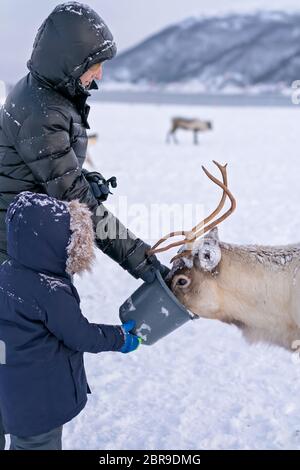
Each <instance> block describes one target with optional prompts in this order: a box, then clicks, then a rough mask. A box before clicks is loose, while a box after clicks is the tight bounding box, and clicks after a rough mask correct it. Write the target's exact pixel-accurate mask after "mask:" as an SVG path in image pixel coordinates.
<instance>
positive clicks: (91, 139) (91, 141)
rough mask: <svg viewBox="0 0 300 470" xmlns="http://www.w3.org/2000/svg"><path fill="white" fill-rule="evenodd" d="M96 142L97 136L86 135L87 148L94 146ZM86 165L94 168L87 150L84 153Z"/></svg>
mask: <svg viewBox="0 0 300 470" xmlns="http://www.w3.org/2000/svg"><path fill="white" fill-rule="evenodd" d="M97 140H98V134H96V133H94V134H89V135H88V147H90V146H91V145H95V144H96V143H97ZM86 163H88V164H89V165H90V166H91V167H92V168H95V165H94V163H93V160H92V157H91V154H90V153H89V151H88V150H87V153H86Z"/></svg>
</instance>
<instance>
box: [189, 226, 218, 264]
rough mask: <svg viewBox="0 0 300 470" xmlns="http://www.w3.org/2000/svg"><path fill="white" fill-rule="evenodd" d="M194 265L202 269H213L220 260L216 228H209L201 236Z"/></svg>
mask: <svg viewBox="0 0 300 470" xmlns="http://www.w3.org/2000/svg"><path fill="white" fill-rule="evenodd" d="M197 255H198V256H197V257H196V258H195V264H196V267H198V268H200V269H201V270H203V271H207V272H211V271H213V270H214V269H215V268H216V267H217V266H218V264H219V263H220V261H221V256H222V254H221V248H220V245H219V237H218V229H213V230H211V231H210V232H209V233H208V235H206V236H205V237H204V238H202V240H201V243H200V244H199V245H198V247H197Z"/></svg>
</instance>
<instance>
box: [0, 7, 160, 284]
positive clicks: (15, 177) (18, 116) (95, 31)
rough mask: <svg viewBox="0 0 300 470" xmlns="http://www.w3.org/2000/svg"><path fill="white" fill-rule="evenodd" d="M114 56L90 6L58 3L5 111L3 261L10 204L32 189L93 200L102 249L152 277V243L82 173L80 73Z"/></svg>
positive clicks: (0, 204) (0, 212)
mask: <svg viewBox="0 0 300 470" xmlns="http://www.w3.org/2000/svg"><path fill="white" fill-rule="evenodd" d="M115 54H116V46H115V43H114V41H113V37H112V34H111V32H110V30H109V29H108V27H107V26H106V24H105V23H104V21H103V20H102V19H101V18H100V17H99V16H98V14H97V13H96V12H95V11H93V10H92V9H91V8H89V7H88V6H86V5H82V4H80V3H77V2H69V3H67V4H62V5H58V6H57V7H56V8H55V9H54V10H53V12H52V13H51V14H50V15H49V17H48V18H46V20H45V21H44V23H43V24H42V25H41V27H40V28H39V30H38V33H37V36H36V39H35V42H34V45H33V51H32V55H31V59H30V60H29V61H28V64H27V65H28V68H29V71H30V73H28V75H26V76H25V77H24V78H22V79H21V80H20V81H19V82H18V83H17V84H16V86H15V87H14V88H13V90H12V91H11V93H10V94H9V95H8V97H7V100H6V102H5V104H4V105H3V107H2V108H1V110H0V262H2V261H3V260H4V259H6V257H7V254H6V250H7V243H6V228H5V214H6V210H7V207H8V205H9V204H10V202H11V201H12V199H13V198H14V197H15V195H16V194H19V193H20V192H22V191H31V192H36V193H46V194H48V195H49V196H52V197H55V198H57V199H60V200H66V201H70V200H73V199H79V200H80V202H84V203H86V204H87V205H88V207H89V208H90V209H91V211H92V212H93V214H94V223H95V229H96V228H97V232H96V233H97V234H98V235H97V245H98V246H99V248H100V249H102V250H103V251H104V252H105V253H106V254H107V255H109V256H110V257H111V258H113V259H114V260H115V261H117V262H118V263H119V264H120V265H121V266H122V267H123V268H124V269H127V270H128V271H129V272H130V273H131V274H132V275H133V276H135V277H137V278H138V277H142V278H143V279H145V280H148V278H149V275H150V276H152V272H153V266H154V265H156V263H158V261H157V260H156V258H155V257H152V258H150V259H149V258H147V256H146V251H147V249H148V248H149V247H148V245H146V244H145V243H144V242H142V241H141V240H140V239H137V238H136V237H134V235H132V234H131V233H130V232H129V231H128V230H127V229H126V228H125V227H123V226H122V224H121V223H120V222H119V221H118V220H117V219H116V218H115V217H114V216H113V215H112V214H110V213H109V212H108V211H107V210H105V208H104V207H103V206H102V205H101V204H100V203H99V202H98V201H97V199H95V197H94V195H93V193H92V191H91V189H90V186H89V183H88V182H87V180H86V179H85V177H84V175H83V174H82V166H83V163H84V160H85V156H86V148H87V135H86V129H87V128H89V125H88V121H87V118H88V113H89V106H88V105H87V104H86V99H87V97H88V96H90V94H89V93H88V91H87V90H85V89H84V88H83V87H82V86H81V83H80V81H79V78H80V76H81V75H82V74H83V73H84V72H85V71H86V70H87V69H88V68H89V67H90V66H91V65H93V64H95V63H99V62H103V61H105V60H109V59H112V58H113V57H114V55H115ZM90 88H94V89H95V88H97V85H96V83H95V82H93V83H92V85H91V87H90ZM97 209H98V211H97ZM96 211H97V213H98V214H99V215H98V216H96ZM124 234H125V236H124ZM156 267H158V268H160V265H159V263H158V264H157V265H156Z"/></svg>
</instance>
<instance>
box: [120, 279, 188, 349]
mask: <svg viewBox="0 0 300 470" xmlns="http://www.w3.org/2000/svg"><path fill="white" fill-rule="evenodd" d="M119 315H120V319H121V321H122V323H125V322H126V321H128V320H135V321H136V327H135V329H134V330H133V333H134V334H136V335H138V336H139V337H140V338H142V340H143V344H147V345H151V344H154V343H156V341H158V340H159V339H161V338H163V337H164V336H166V335H168V334H170V333H171V332H172V331H174V330H176V329H177V328H179V327H180V326H181V325H183V324H184V323H186V322H187V321H188V320H192V319H193V315H192V314H191V313H190V312H189V311H188V310H187V309H186V308H185V307H184V306H183V305H182V304H181V303H180V302H179V300H178V299H177V298H176V297H175V295H174V294H173V293H172V291H171V290H170V289H169V288H168V286H167V285H166V283H165V282H164V280H163V278H162V277H161V275H160V273H159V271H157V272H156V279H155V280H154V281H153V282H152V283H146V282H145V283H144V284H142V285H141V286H140V287H139V288H138V289H137V290H136V291H135V292H134V293H133V294H132V295H131V297H129V298H128V299H127V300H126V301H125V302H124V303H123V305H121V307H120V311H119Z"/></svg>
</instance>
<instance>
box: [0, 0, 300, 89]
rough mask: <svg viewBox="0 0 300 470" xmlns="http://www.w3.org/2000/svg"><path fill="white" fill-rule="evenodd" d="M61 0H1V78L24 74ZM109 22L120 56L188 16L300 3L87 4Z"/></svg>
mask: <svg viewBox="0 0 300 470" xmlns="http://www.w3.org/2000/svg"><path fill="white" fill-rule="evenodd" d="M59 3H62V2H60V1H59V0H40V1H39V0H0V79H4V80H6V81H10V82H13V81H15V80H17V79H19V78H20V77H22V76H23V75H24V74H25V73H26V61H27V60H28V58H29V57H30V53H31V49H32V44H33V40H34V37H35V34H36V31H37V29H38V27H39V26H40V24H41V23H42V21H43V20H44V18H45V17H46V16H47V15H48V14H49V13H50V12H51V11H52V9H53V8H54V7H55V6H56V5H57V4H59ZM83 3H86V4H88V5H90V6H91V7H92V8H94V9H95V10H96V11H97V12H98V13H99V14H100V15H101V16H102V17H103V19H104V20H105V21H106V22H107V23H108V25H109V26H110V28H111V30H112V32H113V34H114V36H115V39H116V41H117V44H118V49H119V51H121V50H124V49H127V48H128V47H130V46H132V45H134V44H136V43H137V42H138V41H140V40H142V39H144V38H145V37H146V36H149V35H151V34H152V33H155V32H156V31H159V30H160V29H161V28H163V27H164V26H167V25H168V24H170V23H174V22H177V21H180V20H182V19H184V18H186V17H188V16H191V15H199V14H203V13H204V14H210V13H216V12H217V13H222V12H227V11H245V10H253V9H268V10H270V9H272V10H276V9H277V10H290V9H292V10H299V11H300V0H87V1H84V2H83Z"/></svg>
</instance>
